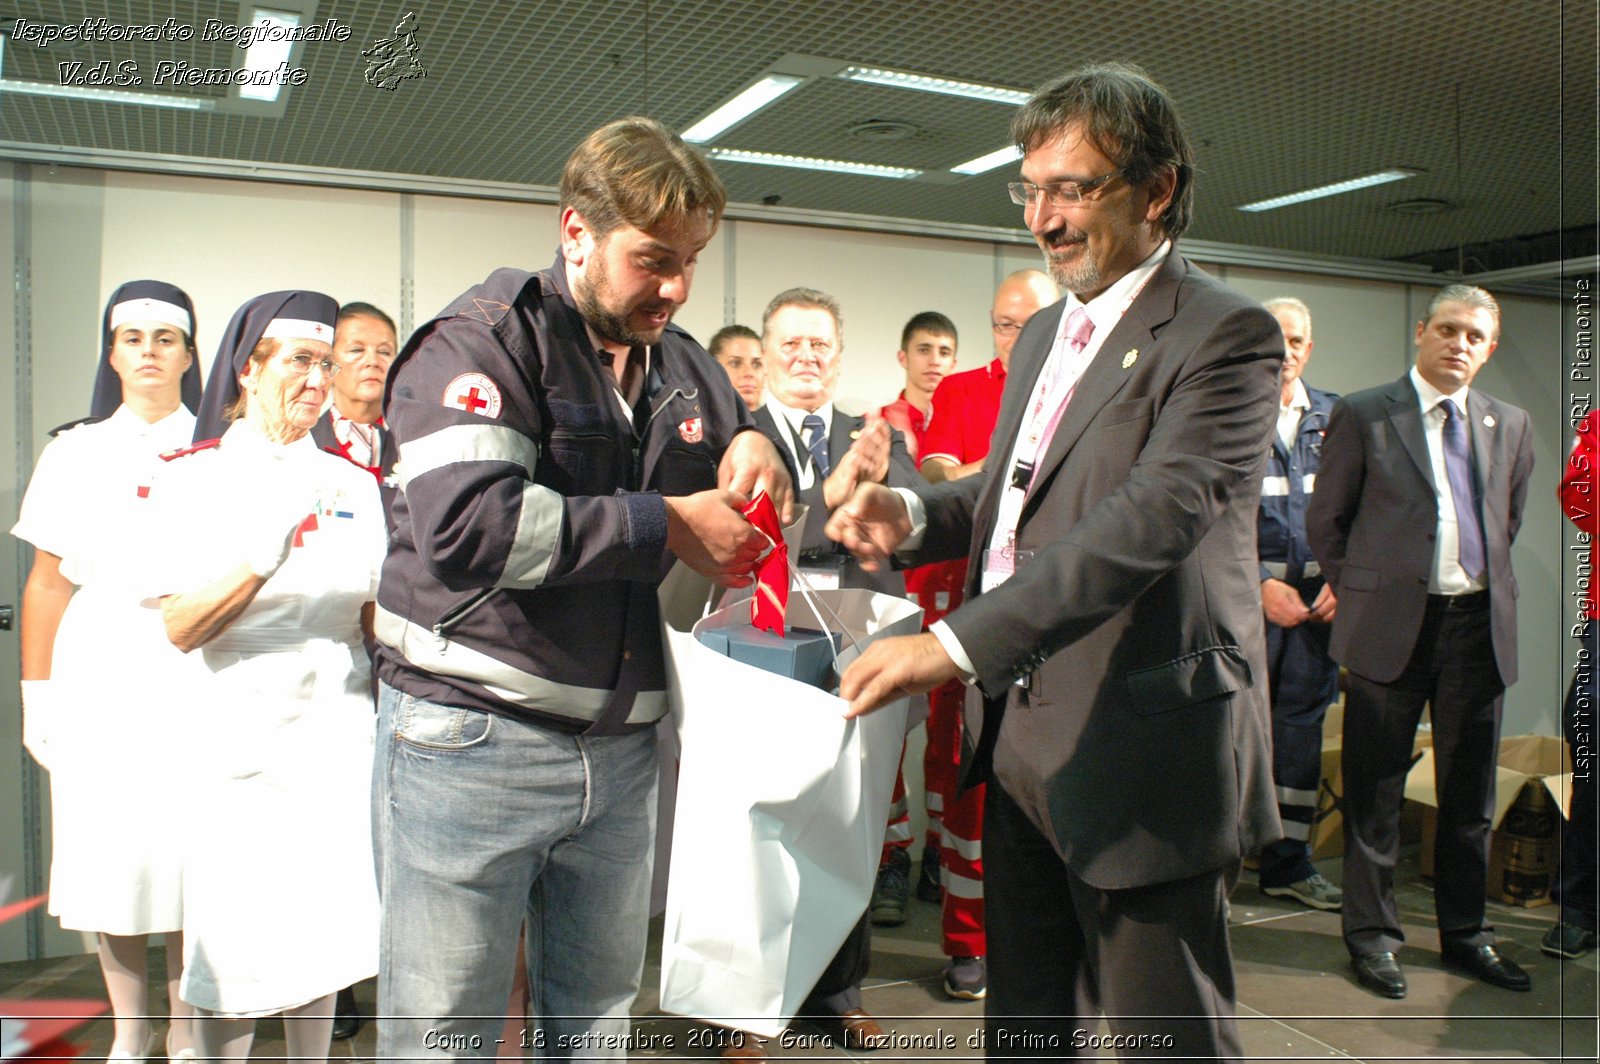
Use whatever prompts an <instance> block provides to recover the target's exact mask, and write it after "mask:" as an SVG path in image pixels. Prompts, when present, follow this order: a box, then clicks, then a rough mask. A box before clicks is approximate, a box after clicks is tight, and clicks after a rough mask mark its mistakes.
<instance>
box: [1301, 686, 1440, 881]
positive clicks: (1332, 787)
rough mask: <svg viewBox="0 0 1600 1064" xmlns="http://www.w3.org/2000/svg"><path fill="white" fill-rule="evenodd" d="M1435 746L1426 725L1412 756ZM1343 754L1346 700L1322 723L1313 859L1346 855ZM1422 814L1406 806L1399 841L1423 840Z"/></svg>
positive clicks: (1418, 735) (1331, 710) (1420, 811)
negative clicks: (1341, 761)
mask: <svg viewBox="0 0 1600 1064" xmlns="http://www.w3.org/2000/svg"><path fill="white" fill-rule="evenodd" d="M1432 745H1433V732H1432V731H1431V730H1430V729H1429V728H1428V726H1427V725H1426V724H1424V725H1423V726H1422V727H1420V728H1418V729H1417V738H1416V742H1415V744H1414V745H1413V746H1412V749H1411V753H1412V756H1413V757H1415V756H1417V755H1418V754H1420V753H1421V752H1422V751H1423V750H1426V749H1428V748H1429V747H1431V746H1432ZM1343 754H1344V696H1343V695H1340V696H1339V700H1338V701H1337V702H1335V703H1334V704H1333V705H1331V706H1329V707H1328V714H1327V716H1326V717H1324V718H1323V720H1322V777H1321V779H1320V781H1319V782H1318V786H1317V812H1316V815H1315V817H1314V818H1313V819H1312V822H1311V859H1312V860H1313V861H1320V860H1322V859H1323V858H1324V857H1341V856H1343V855H1344V814H1343V813H1341V812H1340V809H1341V807H1342V803H1343V801H1344V772H1343V771H1342V770H1341V768H1340V767H1339V759H1340V758H1341V757H1342V756H1343ZM1422 819H1423V817H1422V810H1421V809H1420V808H1419V807H1417V806H1415V805H1412V804H1411V803H1409V802H1408V803H1406V806H1405V808H1404V809H1402V810H1401V814H1400V841H1401V842H1402V843H1411V842H1416V841H1417V840H1418V839H1419V838H1421V837H1422V834H1423V832H1422Z"/></svg>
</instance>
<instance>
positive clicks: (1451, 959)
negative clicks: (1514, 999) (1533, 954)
mask: <svg viewBox="0 0 1600 1064" xmlns="http://www.w3.org/2000/svg"><path fill="white" fill-rule="evenodd" d="M1441 956H1442V957H1443V958H1444V962H1445V963H1446V964H1448V965H1449V966H1450V967H1452V968H1459V969H1461V970H1462V971H1464V972H1466V973H1467V974H1468V975H1475V976H1477V977H1478V978H1479V979H1482V980H1483V981H1484V982H1486V983H1488V984H1489V985H1490V986H1497V987H1500V988H1501V989H1502V990H1517V991H1526V990H1532V989H1533V980H1532V979H1530V978H1529V977H1528V973H1527V972H1525V971H1523V970H1522V969H1521V968H1520V967H1519V966H1518V965H1517V964H1516V963H1515V962H1514V961H1508V960H1506V959H1505V958H1504V957H1502V956H1500V951H1499V950H1497V949H1495V948H1494V947H1493V946H1456V947H1447V948H1446V949H1444V951H1443V952H1442V953H1441Z"/></svg>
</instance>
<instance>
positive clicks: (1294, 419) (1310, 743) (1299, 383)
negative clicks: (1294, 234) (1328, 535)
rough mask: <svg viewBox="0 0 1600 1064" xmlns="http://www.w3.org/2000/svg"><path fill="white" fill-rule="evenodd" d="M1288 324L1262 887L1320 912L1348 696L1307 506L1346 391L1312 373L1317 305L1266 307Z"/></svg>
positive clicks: (1264, 586)
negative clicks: (1270, 790) (1317, 836)
mask: <svg viewBox="0 0 1600 1064" xmlns="http://www.w3.org/2000/svg"><path fill="white" fill-rule="evenodd" d="M1264 305H1265V306H1266V308H1267V309H1268V310H1269V311H1271V312H1272V316H1273V317H1275V318H1277V319H1278V326H1279V327H1280V328H1281V329H1282V330H1283V347H1284V359H1283V373H1282V375H1281V376H1280V377H1279V382H1280V384H1281V391H1280V393H1279V396H1278V431H1277V433H1276V434H1275V435H1274V436H1273V438H1272V445H1271V447H1270V448H1269V449H1268V452H1267V468H1266V470H1265V472H1264V474H1263V476H1262V478H1261V509H1260V511H1259V518H1258V523H1257V529H1258V533H1257V549H1258V550H1259V552H1260V558H1261V606H1262V610H1263V612H1264V613H1265V615H1266V620H1267V677H1268V682H1269V684H1270V685H1271V690H1272V779H1273V783H1274V784H1275V785H1276V786H1277V790H1278V816H1279V818H1280V819H1282V821H1283V838H1281V839H1279V840H1278V841H1277V842H1274V843H1272V844H1271V845H1270V846H1266V847H1264V848H1263V849H1262V850H1261V855H1260V856H1261V877H1260V883H1261V889H1262V890H1263V891H1265V892H1266V893H1268V894H1271V895H1273V896H1274V897H1280V898H1293V899H1295V900H1296V901H1299V902H1302V903H1303V904H1305V905H1308V906H1310V907H1311V908H1313V909H1326V910H1336V909H1338V908H1339V907H1340V906H1341V905H1342V904H1343V903H1344V896H1343V895H1342V894H1341V893H1340V892H1339V888H1338V887H1336V886H1334V885H1333V884H1332V883H1331V882H1329V880H1328V878H1327V877H1326V876H1324V875H1323V874H1322V873H1321V872H1318V871H1317V870H1316V868H1315V866H1313V865H1312V863H1311V847H1310V838H1311V823H1312V818H1313V815H1314V814H1315V813H1316V811H1317V784H1318V782H1319V781H1320V780H1321V778H1322V718H1323V717H1324V716H1326V715H1327V712H1328V706H1329V705H1330V704H1332V702H1333V700H1334V699H1335V698H1337V697H1338V696H1339V666H1338V665H1336V664H1334V662H1333V659H1331V658H1330V657H1328V634H1329V631H1330V629H1329V624H1330V623H1331V622H1332V621H1333V612H1334V607H1335V599H1334V594H1333V589H1332V588H1331V587H1329V586H1328V583H1327V581H1326V580H1324V579H1323V577H1322V567H1321V566H1320V565H1318V564H1317V560H1316V559H1315V558H1314V557H1312V555H1311V544H1310V543H1308V542H1307V541H1306V508H1307V507H1308V506H1310V505H1311V493H1312V491H1313V490H1314V488H1315V485H1316V478H1317V464H1318V463H1319V462H1320V461H1321V460H1322V436H1323V433H1325V432H1327V430H1328V414H1329V413H1331V412H1332V410H1333V404H1334V403H1335V402H1336V401H1338V398H1339V397H1338V396H1337V395H1334V394H1332V393H1330V392H1324V391H1320V390H1318V389H1316V388H1312V387H1309V386H1308V385H1307V384H1306V383H1305V380H1304V379H1303V377H1304V374H1305V368H1306V363H1307V362H1309V361H1310V359H1311V310H1310V308H1309V307H1307V306H1306V305H1305V304H1304V303H1302V302H1301V301H1300V300H1298V299H1295V298H1294V297H1292V296H1281V297H1279V298H1277V299H1269V300H1267V302H1266V303H1265V304H1264Z"/></svg>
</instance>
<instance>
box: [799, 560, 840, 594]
mask: <svg viewBox="0 0 1600 1064" xmlns="http://www.w3.org/2000/svg"><path fill="white" fill-rule="evenodd" d="M844 562H845V559H844V556H843V555H835V556H833V557H831V558H824V559H818V560H817V561H813V562H808V563H807V564H805V565H802V566H800V567H799V568H800V575H801V576H803V577H805V579H806V586H807V587H809V588H811V590H813V591H837V590H839V584H840V583H841V577H842V576H843V575H844Z"/></svg>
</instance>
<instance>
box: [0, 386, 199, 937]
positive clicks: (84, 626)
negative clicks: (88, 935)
mask: <svg viewBox="0 0 1600 1064" xmlns="http://www.w3.org/2000/svg"><path fill="white" fill-rule="evenodd" d="M193 431H194V415H193V414H191V413H189V411H188V410H186V409H185V408H183V407H181V406H180V407H179V408H178V409H177V410H176V411H175V412H173V413H172V414H169V415H168V416H167V417H165V418H163V419H161V420H160V421H157V422H155V423H154V424H146V423H145V422H144V421H143V420H141V419H140V418H139V417H138V416H137V415H135V414H134V413H132V412H131V411H130V410H129V409H128V408H127V407H125V406H124V407H119V408H118V409H117V411H116V413H114V414H113V415H112V416H111V417H109V418H107V419H106V420H105V421H101V422H98V423H95V424H90V425H81V426H79V427H78V428H75V429H71V430H70V431H67V432H64V433H62V434H61V435H60V436H58V437H56V438H55V439H54V440H52V441H51V442H50V443H49V444H48V445H47V446H46V447H45V449H44V452H43V453H42V454H41V455H40V456H39V465H38V468H37V469H35V471H34V475H33V479H32V480H31V481H30V482H29V484H28V492H27V495H26V497H25V498H24V499H23V503H22V511H21V515H20V517H19V519H18V521H17V525H16V527H15V528H13V529H12V534H13V535H15V536H17V537H18V538H21V539H24V540H27V541H28V542H30V543H32V544H33V545H34V546H36V547H39V548H40V549H42V550H45V551H48V552H50V553H51V554H55V555H57V556H59V557H60V558H61V572H62V575H63V576H65V577H66V578H67V579H68V580H70V581H71V582H72V583H73V584H75V585H77V587H78V590H77V592H76V593H75V594H74V595H73V596H72V600H71V601H70V602H69V603H68V604H67V609H66V612H65V613H64V614H63V615H62V618H61V627H60V628H59V629H58V630H57V632H56V639H55V644H54V647H53V652H52V656H51V665H50V677H51V686H52V689H53V690H54V692H55V696H54V698H53V699H52V700H51V705H52V706H54V707H56V712H55V713H54V714H53V715H52V717H51V718H50V719H49V720H48V721H36V722H33V723H31V724H30V727H32V728H42V729H44V730H45V731H47V732H48V733H49V737H50V738H49V743H50V747H49V748H50V764H49V765H48V766H47V767H48V768H49V770H50V816H51V861H50V901H49V911H50V914H51V915H52V916H55V917H56V918H58V919H59V920H60V922H61V926H62V927H65V928H69V929H72V930H77V931H103V932H107V933H109V934H113V935H140V934H148V933H152V932H159V931H176V930H178V929H179V928H180V927H182V926H183V905H182V872H183V853H182V847H181V840H182V837H183V825H182V818H181V816H180V814H179V812H178V803H179V802H180V801H181V796H182V794H183V791H184V783H185V778H184V772H185V760H186V759H185V757H184V742H185V739H186V736H187V734H188V731H189V728H188V725H187V723H186V722H185V719H184V715H183V714H184V710H185V708H186V706H187V702H186V700H184V699H181V698H175V697H173V695H174V691H175V690H176V689H178V688H179V687H181V686H182V684H181V681H180V680H179V676H180V674H181V673H182V672H183V671H184V670H185V669H188V668H191V667H192V666H191V664H190V663H189V662H187V661H186V660H185V659H184V657H183V655H181V654H179V653H178V651H177V649H176V648H174V647H173V646H172V644H171V643H170V642H168V641H167V637H166V632H165V630H164V629H163V627H162V624H161V617H160V615H159V613H156V612H155V611H153V610H149V609H144V608H141V606H140V605H139V589H138V586H137V584H136V583H135V582H134V581H135V579H136V577H137V576H138V575H139V574H142V573H143V571H144V569H145V567H146V566H147V565H148V564H149V560H148V558H147V557H144V556H143V553H142V549H141V545H142V544H144V543H145V542H146V538H145V535H144V531H143V530H144V529H145V528H146V526H147V525H148V523H149V522H150V520H151V517H152V513H151V511H152V506H151V504H150V501H149V494H150V489H151V487H152V485H153V484H154V483H155V481H156V479H157V478H158V477H159V476H160V475H161V473H162V472H163V469H162V467H163V465H164V464H165V463H163V462H162V461H161V459H160V455H161V453H162V452H163V451H168V450H172V449H174V448H178V447H185V446H188V443H189V438H190V435H191V433H192V432H193ZM172 547H173V548H174V549H179V550H181V549H183V545H182V543H181V541H180V542H175V543H173V544H172ZM39 711H40V712H43V708H42V707H40V708H39ZM30 712H31V711H30Z"/></svg>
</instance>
